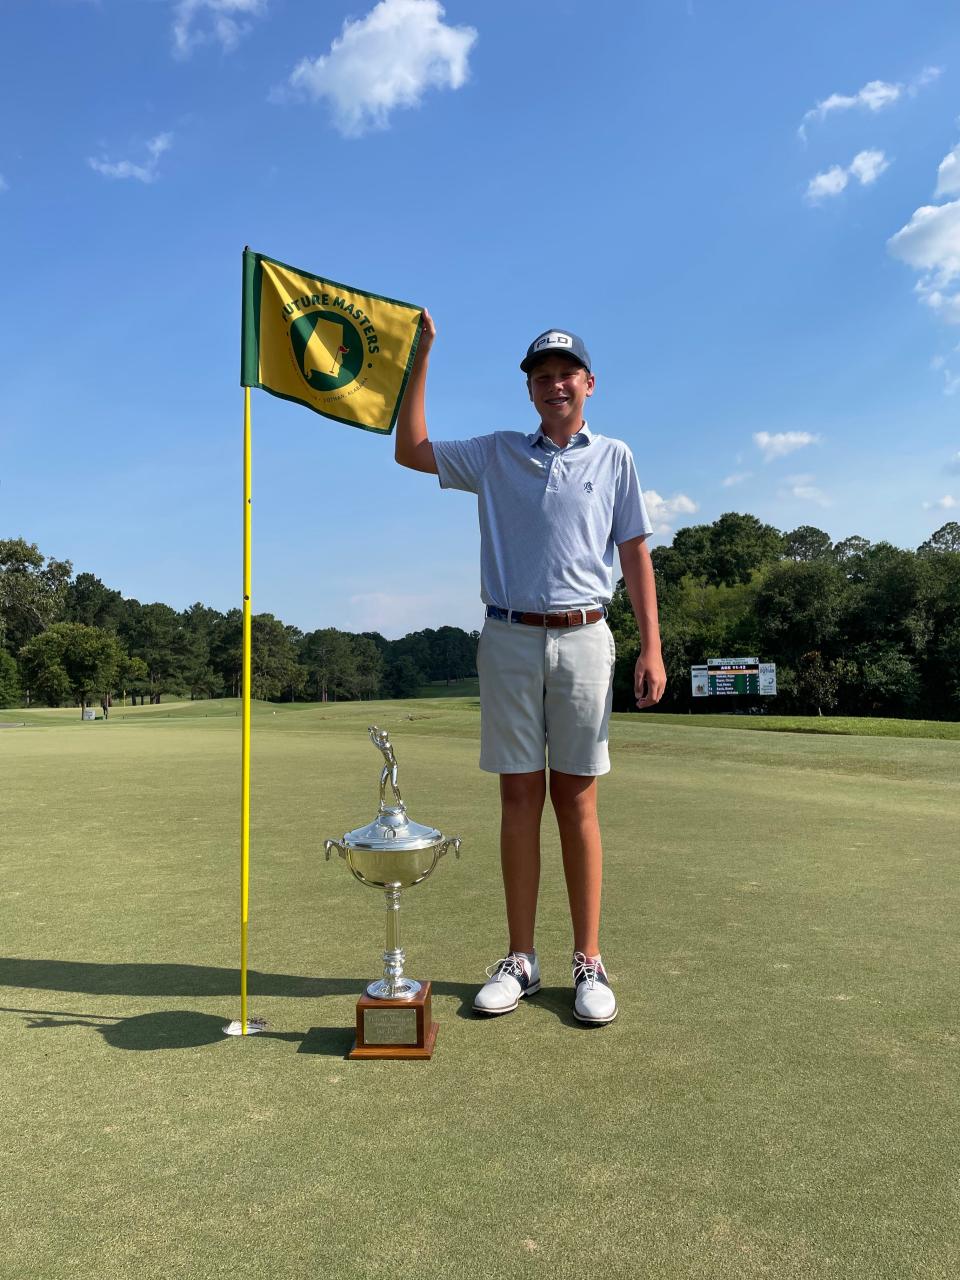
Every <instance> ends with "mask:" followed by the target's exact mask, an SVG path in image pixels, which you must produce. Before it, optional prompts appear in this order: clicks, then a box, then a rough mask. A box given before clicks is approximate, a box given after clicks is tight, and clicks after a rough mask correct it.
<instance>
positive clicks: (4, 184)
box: [0, 173, 10, 191]
mask: <svg viewBox="0 0 960 1280" xmlns="http://www.w3.org/2000/svg"><path fill="white" fill-rule="evenodd" d="M9 190H10V183H9V182H8V181H7V180H6V178H5V177H4V176H3V174H2V173H0V191H9Z"/></svg>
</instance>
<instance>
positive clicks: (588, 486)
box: [583, 480, 593, 493]
mask: <svg viewBox="0 0 960 1280" xmlns="http://www.w3.org/2000/svg"><path fill="white" fill-rule="evenodd" d="M583 489H584V492H585V493H593V481H592V480H585V481H584V484H583Z"/></svg>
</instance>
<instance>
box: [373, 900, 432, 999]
mask: <svg viewBox="0 0 960 1280" xmlns="http://www.w3.org/2000/svg"><path fill="white" fill-rule="evenodd" d="M400 889H401V885H400V884H399V883H398V882H396V881H395V882H393V883H392V884H385V885H384V886H383V892H384V896H385V898H386V907H387V949H386V951H384V953H383V977H382V978H381V979H379V981H377V982H371V983H370V985H369V986H368V987H367V994H368V995H371V996H376V998H377V999H379V1000H410V999H412V998H413V997H414V996H415V995H416V994H417V993H418V991H419V990H420V983H419V982H414V980H413V979H412V978H405V977H404V976H403V961H404V959H405V957H404V954H403V948H402V947H401V946H400Z"/></svg>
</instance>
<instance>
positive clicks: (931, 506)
mask: <svg viewBox="0 0 960 1280" xmlns="http://www.w3.org/2000/svg"><path fill="white" fill-rule="evenodd" d="M954 507H960V502H958V501H957V499H956V498H955V497H953V495H952V494H949V493H945V494H944V495H943V497H942V498H937V499H936V501H935V502H925V503H924V504H923V509H924V511H932V510H939V511H952V510H953V508H954Z"/></svg>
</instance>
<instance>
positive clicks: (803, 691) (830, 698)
mask: <svg viewBox="0 0 960 1280" xmlns="http://www.w3.org/2000/svg"><path fill="white" fill-rule="evenodd" d="M839 687H840V672H839V671H838V670H837V668H836V666H835V664H834V663H832V662H824V660H823V655H822V654H820V653H816V652H814V653H805V654H803V656H802V657H801V659H800V662H799V664H798V666H797V671H796V683H795V692H796V697H797V700H798V701H799V702H800V704H801V706H802V708H803V710H804V711H816V713H817V715H818V716H822V715H823V712H824V708H826V710H827V711H830V710H831V709H832V708H833V707H835V706H836V705H837V690H838V689H839Z"/></svg>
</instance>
